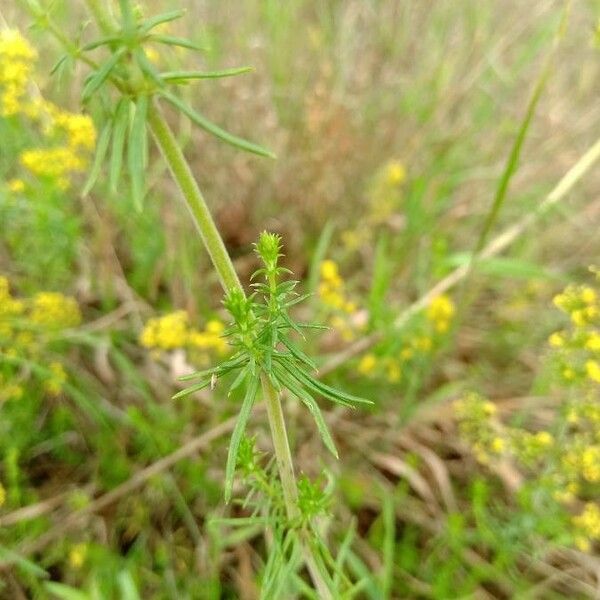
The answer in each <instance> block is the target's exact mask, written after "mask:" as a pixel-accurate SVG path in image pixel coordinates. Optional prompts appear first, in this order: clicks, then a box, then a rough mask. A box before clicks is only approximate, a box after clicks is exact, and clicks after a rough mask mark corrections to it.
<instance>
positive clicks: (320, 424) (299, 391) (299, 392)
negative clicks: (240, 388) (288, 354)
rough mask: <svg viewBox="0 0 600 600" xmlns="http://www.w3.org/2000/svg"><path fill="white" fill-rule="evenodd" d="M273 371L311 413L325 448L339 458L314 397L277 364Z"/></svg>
mask: <svg viewBox="0 0 600 600" xmlns="http://www.w3.org/2000/svg"><path fill="white" fill-rule="evenodd" d="M275 373H276V374H277V377H278V378H279V379H280V381H281V383H282V384H283V385H285V386H286V387H287V388H288V390H289V391H290V392H292V394H294V396H296V397H297V398H299V399H300V400H301V401H302V402H303V403H304V404H305V405H306V407H307V408H308V410H309V411H310V413H311V414H312V416H313V418H314V420H315V423H316V425H317V429H318V430H319V433H320V434H321V439H322V440H323V443H324V444H325V446H326V447H327V449H328V450H329V451H330V452H331V454H333V455H334V456H335V457H336V458H338V459H339V454H338V451H337V448H336V447H335V442H334V441H333V437H331V433H330V431H329V428H328V427H327V423H325V419H324V418H323V414H322V413H321V409H320V408H319V405H318V404H317V402H316V401H315V399H314V398H313V397H312V396H311V395H310V394H309V393H308V392H307V391H306V390H304V389H303V388H302V387H301V386H300V385H298V384H297V383H295V382H294V380H293V379H292V378H291V377H290V376H289V375H288V373H287V372H286V371H285V370H284V369H283V368H282V367H280V366H279V365H277V366H276V367H275Z"/></svg>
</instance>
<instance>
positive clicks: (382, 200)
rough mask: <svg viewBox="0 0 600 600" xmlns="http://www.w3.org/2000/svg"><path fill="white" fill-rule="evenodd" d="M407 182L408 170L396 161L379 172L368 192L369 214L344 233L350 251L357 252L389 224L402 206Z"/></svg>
mask: <svg viewBox="0 0 600 600" xmlns="http://www.w3.org/2000/svg"><path fill="white" fill-rule="evenodd" d="M405 180H406V169H405V167H404V165H403V164H402V162H400V161H399V160H396V159H393V160H390V161H389V162H388V163H386V164H385V165H383V167H381V168H380V169H379V170H378V171H377V173H376V174H375V177H374V178H373V181H372V182H371V185H370V187H369V190H368V201H369V204H368V213H367V214H366V215H365V216H364V218H362V219H361V221H360V224H359V225H358V226H357V227H355V228H351V229H348V230H346V231H344V232H343V233H342V242H343V243H344V245H345V246H346V248H347V249H348V250H356V249H357V248H360V247H361V246H363V245H365V244H367V243H369V242H370V241H371V239H372V237H373V232H374V230H375V229H376V228H377V227H379V226H380V225H384V224H387V223H389V220H390V217H391V216H392V215H393V214H394V212H395V211H396V210H397V209H398V207H399V206H400V203H401V200H402V185H403V184H404V182H405Z"/></svg>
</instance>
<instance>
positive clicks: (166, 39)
mask: <svg viewBox="0 0 600 600" xmlns="http://www.w3.org/2000/svg"><path fill="white" fill-rule="evenodd" d="M148 40H149V41H151V42H157V43H158V44H166V45H167V46H179V47H181V48H188V50H197V51H199V52H202V51H203V50H205V48H202V46H198V44H194V42H192V41H191V40H188V39H186V38H182V37H177V36H174V35H162V34H161V35H159V34H155V33H153V34H152V35H149V36H148Z"/></svg>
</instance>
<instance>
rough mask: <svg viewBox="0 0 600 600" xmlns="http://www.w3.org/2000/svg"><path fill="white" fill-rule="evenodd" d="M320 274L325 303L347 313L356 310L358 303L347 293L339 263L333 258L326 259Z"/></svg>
mask: <svg viewBox="0 0 600 600" xmlns="http://www.w3.org/2000/svg"><path fill="white" fill-rule="evenodd" d="M320 274H321V282H320V284H319V297H320V298H321V301H322V302H323V304H325V305H327V306H329V307H331V308H334V309H336V310H340V311H343V312H346V313H353V312H355V311H356V304H355V303H354V302H352V301H350V300H349V299H348V297H347V295H346V292H345V290H344V280H343V279H342V278H341V276H340V271H339V267H338V265H337V263H336V262H335V261H333V260H324V261H323V262H322V263H321V269H320Z"/></svg>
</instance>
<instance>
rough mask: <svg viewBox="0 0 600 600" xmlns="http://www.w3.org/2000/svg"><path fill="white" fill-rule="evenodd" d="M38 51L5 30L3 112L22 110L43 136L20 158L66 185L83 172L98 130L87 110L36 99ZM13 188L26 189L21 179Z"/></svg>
mask: <svg viewBox="0 0 600 600" xmlns="http://www.w3.org/2000/svg"><path fill="white" fill-rule="evenodd" d="M36 58H37V54H36V52H35V50H34V49H33V48H32V47H31V45H30V44H29V43H28V42H27V40H26V39H25V38H24V37H23V36H22V35H21V34H20V33H19V32H18V31H14V30H8V31H4V32H2V33H0V116H5V117H7V116H16V115H23V116H24V117H25V118H27V119H28V120H29V122H30V123H31V124H32V125H35V126H36V127H37V128H38V129H39V131H40V132H41V134H42V136H43V138H44V144H43V147H40V148H30V149H27V150H25V151H23V152H22V153H21V155H20V157H19V162H20V164H21V166H22V167H24V168H25V169H26V170H27V171H29V172H30V173H31V174H33V175H35V176H36V177H40V178H44V179H48V180H50V181H52V182H54V183H55V184H56V185H57V186H58V187H60V188H63V189H64V188H67V187H68V186H69V184H70V178H71V176H72V175H74V174H76V173H81V172H83V171H84V170H85V169H86V167H87V165H88V162H89V158H90V155H91V153H92V151H93V150H94V147H95V144H96V129H95V127H94V123H93V121H92V119H91V118H90V117H89V116H88V115H83V114H76V113H70V112H67V111H64V110H62V109H60V108H58V107H57V106H56V105H54V104H53V103H52V102H49V101H47V100H45V99H44V98H41V97H34V98H31V97H30V95H29V94H28V93H27V92H28V89H27V88H28V87H33V82H32V80H31V75H32V71H33V66H34V63H35V59H36ZM8 187H9V190H10V191H12V192H13V193H20V192H22V191H23V190H24V189H25V184H24V182H23V181H22V180H21V179H13V180H11V182H9V186H8Z"/></svg>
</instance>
